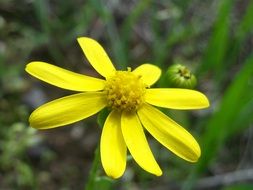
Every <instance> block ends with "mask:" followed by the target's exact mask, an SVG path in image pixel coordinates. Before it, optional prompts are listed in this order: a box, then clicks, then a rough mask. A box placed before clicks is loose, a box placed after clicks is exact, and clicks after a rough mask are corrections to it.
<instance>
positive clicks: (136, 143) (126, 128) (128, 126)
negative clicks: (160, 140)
mask: <svg viewBox="0 0 253 190" xmlns="http://www.w3.org/2000/svg"><path fill="white" fill-rule="evenodd" d="M121 128H122V134H123V137H124V140H125V142H126V145H127V148H128V149H129V152H130V153H131V155H132V156H133V158H134V160H135V161H136V162H137V163H138V164H139V165H140V167H142V168H143V169H144V170H146V171H147V172H150V173H152V174H154V175H157V176H160V175H162V171H161V169H160V167H159V166H158V164H157V162H156V160H155V158H154V156H153V154H152V152H151V150H150V148H149V145H148V142H147V139H146V137H145V134H144V131H143V128H142V126H141V123H140V121H139V119H138V117H137V115H136V113H127V112H123V113H122V118H121Z"/></svg>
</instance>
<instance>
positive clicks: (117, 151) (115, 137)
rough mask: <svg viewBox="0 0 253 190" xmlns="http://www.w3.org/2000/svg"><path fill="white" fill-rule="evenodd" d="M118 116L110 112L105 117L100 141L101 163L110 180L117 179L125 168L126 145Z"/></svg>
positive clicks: (115, 112) (114, 112)
mask: <svg viewBox="0 0 253 190" xmlns="http://www.w3.org/2000/svg"><path fill="white" fill-rule="evenodd" d="M120 116H121V114H120V113H119V112H117V111H112V112H111V113H110V114H109V116H108V117H107V119H106V121H105V124H104V127H103V131H102V136H101V141H100V151H101V152H100V153H101V161H102V165H103V168H104V170H105V173H106V174H107V175H108V176H110V177H112V178H119V177H121V176H122V175H123V173H124V171H125V168H126V153H127V151H126V150H127V149H126V144H125V142H124V139H123V136H122V132H121V128H120Z"/></svg>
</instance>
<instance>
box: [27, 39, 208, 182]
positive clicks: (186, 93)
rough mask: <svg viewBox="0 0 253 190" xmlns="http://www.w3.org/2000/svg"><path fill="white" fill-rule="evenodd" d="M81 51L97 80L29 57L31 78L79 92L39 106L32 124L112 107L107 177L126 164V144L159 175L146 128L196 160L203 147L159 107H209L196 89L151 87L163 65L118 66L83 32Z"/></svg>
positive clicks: (51, 124) (103, 145) (104, 146)
mask: <svg viewBox="0 0 253 190" xmlns="http://www.w3.org/2000/svg"><path fill="white" fill-rule="evenodd" d="M77 40H78V43H79V45H80V46H81V48H82V50H83V52H84V54H85V55H86V57H87V59H88V60H89V62H90V64H91V65H92V66H93V67H94V69H95V70H96V71H97V72H98V73H99V74H100V75H102V76H103V78H104V79H98V78H94V77H90V76H86V75H82V74H78V73H74V72H71V71H68V70H65V69H62V68H59V67H56V66H53V65H51V64H48V63H45V62H38V61H36V62H31V63H29V64H28V65H27V66H26V71H27V72H28V73H30V74H31V75H33V76H34V77H36V78H38V79H40V80H43V81H45V82H47V83H50V84H52V85H55V86H58V87H60V88H64V89H68V90H73V91H77V92H78V93H76V94H74V95H70V96H66V97H63V98H60V99H57V100H54V101H51V102H49V103H46V104H44V105H42V106H40V107H39V108H37V109H36V110H35V111H34V112H33V113H32V114H31V116H30V118H29V121H30V125H31V126H32V127H34V128H37V129H49V128H55V127H60V126H63V125H67V124H70V123H74V122H77V121H80V120H82V119H85V118H87V117H89V116H91V115H94V114H96V113H97V112H99V111H100V110H102V109H103V108H104V107H108V108H109V109H110V110H111V112H110V114H109V115H108V117H107V119H106V121H105V123H104V127H103V130H102V135H101V141H100V153H101V161H102V165H103V168H104V170H105V172H106V174H107V175H108V176H111V177H113V178H118V177H120V176H122V175H123V173H124V171H125V167H126V155H127V149H128V150H129V152H130V154H131V155H132V156H133V158H134V160H135V161H136V162H137V164H138V165H139V166H140V167H142V168H143V169H144V170H146V171H147V172H150V173H152V174H154V175H157V176H160V175H162V171H161V169H160V167H159V165H158V164H157V162H156V160H155V158H154V156H153V154H152V151H151V149H150V147H149V145H148V142H147V139H146V137H145V133H144V129H146V130H147V131H148V132H149V133H150V134H151V135H152V136H153V137H154V138H155V139H157V141H159V142H160V143H161V144H162V145H164V146H165V147H166V148H168V149H169V150H170V151H172V152H173V153H175V154H176V155H178V156H179V157H181V158H183V159H185V160H187V161H189V162H196V161H197V160H198V158H199V157H200V154H201V151H200V147H199V145H198V143H197V142H196V140H195V139H194V137H193V136H192V135H191V134H190V133H188V132H187V131H186V130H185V129H184V128H183V127H181V126H180V125H179V124H177V123H176V122H174V121H173V120H172V119H170V118H169V117H168V116H166V115H165V114H163V113H162V112H161V111H159V110H158V109H157V108H155V107H153V106H152V105H154V106H158V107H165V108H171V109H182V110H186V109H201V108H205V107H208V106H209V102H208V99H207V98H206V96H205V95H204V94H202V93H200V92H198V91H194V90H188V89H176V88H171V89H167V88H153V89H152V88H150V86H151V85H153V84H154V83H155V82H156V81H157V80H158V79H159V77H160V75H161V70H160V69H159V68H158V67H157V66H154V65H151V64H143V65H141V66H139V67H137V68H136V69H134V70H133V71H131V69H130V68H128V69H127V70H126V71H116V70H115V68H114V66H113V64H112V63H111V61H110V59H109V57H108V56H107V54H106V52H105V51H104V49H103V48H102V46H101V45H100V44H99V43H98V42H96V41H95V40H93V39H91V38H87V37H81V38H78V39H77Z"/></svg>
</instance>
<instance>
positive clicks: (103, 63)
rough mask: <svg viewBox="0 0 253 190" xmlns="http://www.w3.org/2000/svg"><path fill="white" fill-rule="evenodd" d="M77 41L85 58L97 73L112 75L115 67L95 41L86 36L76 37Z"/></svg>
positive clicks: (105, 75) (106, 75)
mask: <svg viewBox="0 0 253 190" xmlns="http://www.w3.org/2000/svg"><path fill="white" fill-rule="evenodd" d="M77 41H78V43H79V45H80V46H81V48H82V50H83V52H84V54H85V55H86V58H87V59H88V60H89V62H90V64H91V65H92V66H93V68H94V69H95V70H96V71H97V72H98V73H99V74H101V75H102V76H104V77H109V76H111V75H114V73H115V68H114V66H113V64H112V62H111V60H110V58H109V57H108V55H107V54H106V52H105V50H104V49H103V47H102V46H101V45H100V44H99V43H98V42H97V41H95V40H93V39H91V38H87V37H81V38H78V39H77Z"/></svg>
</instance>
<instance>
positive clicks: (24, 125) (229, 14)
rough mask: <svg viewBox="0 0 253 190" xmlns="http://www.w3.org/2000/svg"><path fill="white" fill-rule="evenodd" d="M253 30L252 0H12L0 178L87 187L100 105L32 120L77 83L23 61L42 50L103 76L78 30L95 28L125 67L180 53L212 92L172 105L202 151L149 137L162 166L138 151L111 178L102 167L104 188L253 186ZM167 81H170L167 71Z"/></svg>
mask: <svg viewBox="0 0 253 190" xmlns="http://www.w3.org/2000/svg"><path fill="white" fill-rule="evenodd" d="M252 34H253V1H252V0H211V1H207V0H160V1H151V0H141V1H137V0H128V1H123V0H122V1H120V0H108V1H105V0H87V1H81V0H73V1H67V0H64V1H61V0H1V1H0V189H1V190H15V189H18V190H23V189H24V190H30V189H31V190H37V189H38V190H39V189H47V190H56V189H57V190H58V189H60V190H70V189H71V190H72V189H73V190H81V189H84V186H85V182H86V180H87V176H88V173H89V170H90V168H91V163H92V160H93V157H94V153H93V152H94V150H95V147H96V145H97V144H99V138H100V134H101V128H99V127H98V124H97V122H96V117H91V118H89V119H86V120H85V121H81V122H78V123H75V124H73V125H72V126H66V127H62V128H57V129H51V130H46V131H37V130H34V129H32V128H30V127H29V124H28V117H29V114H30V113H31V112H32V110H34V109H35V108H36V107H38V106H39V105H41V104H43V103H45V102H47V101H50V100H53V99H56V98H59V97H62V96H64V95H67V94H71V93H72V92H67V91H64V90H62V89H58V88H56V87H53V86H50V85H48V84H45V83H43V82H41V81H39V80H37V79H34V78H32V77H31V76H28V74H27V73H25V72H24V68H25V65H26V64H27V63H28V62H30V61H33V60H40V61H46V62H49V63H51V64H54V65H58V66H60V67H63V68H66V69H69V70H72V71H76V72H79V73H84V74H88V75H91V76H98V75H97V73H95V71H94V70H93V69H92V68H91V66H90V65H89V63H88V62H87V60H86V58H85V57H84V55H83V53H82V51H81V49H80V47H79V46H78V44H77V41H76V38H77V37H80V36H88V37H92V38H94V39H96V40H97V41H99V42H100V43H101V44H102V45H103V47H104V48H105V49H106V51H107V52H108V54H109V55H110V57H111V59H112V61H113V63H114V65H115V66H116V67H117V68H118V69H126V67H127V66H130V67H132V68H135V67H136V66H138V65H140V64H142V63H146V62H150V63H153V64H156V65H158V66H159V67H161V68H162V70H163V74H165V72H166V69H167V68H168V67H169V66H170V65H172V64H174V63H180V64H184V65H186V66H187V67H189V68H190V69H191V70H192V71H193V73H195V75H196V77H197V79H198V85H197V87H196V89H197V90H199V91H202V92H204V93H205V94H206V95H207V96H208V97H209V100H210V102H211V107H210V108H209V109H205V110H199V111H172V110H169V111H168V110H166V114H168V115H169V116H171V117H172V118H173V119H174V120H175V121H177V122H178V123H180V124H181V125H183V126H184V127H185V128H187V130H189V131H190V132H191V133H192V134H193V135H194V136H195V137H196V138H197V139H198V142H199V144H200V146H201V148H202V156H201V159H200V160H199V162H198V163H196V164H191V163H188V162H185V161H183V160H181V159H180V158H178V157H177V156H175V155H173V154H171V153H170V152H169V151H167V150H166V149H165V148H164V147H162V146H161V145H160V144H159V143H158V142H156V141H155V140H154V139H153V138H149V137H148V138H149V143H150V145H151V147H152V150H153V152H154V154H155V157H156V159H157V160H158V162H159V164H160V166H161V168H162V169H163V171H164V174H163V176H161V177H155V176H152V175H150V174H148V173H146V172H145V171H143V170H142V169H140V168H139V166H137V165H136V163H135V162H134V161H132V160H131V159H130V160H129V161H128V163H127V170H126V172H125V175H124V176H123V177H122V178H120V179H119V180H115V181H112V182H111V181H110V180H109V179H107V178H105V177H103V176H104V172H103V170H102V167H101V169H100V171H99V174H98V176H99V177H98V178H97V182H96V185H97V186H96V189H97V190H100V189H101V190H107V189H108V190H109V189H117V190H151V189H152V190H165V189H170V190H178V189H182V190H190V189H194V190H195V189H197V190H198V189H203V190H206V189H211V190H212V189H214V190H216V189H222V190H252V189H253V149H252V147H253V128H252V127H253V126H252V124H253V123H252V120H253V51H252V50H253V48H252V47H253V36H252ZM156 86H160V87H169V86H168V85H167V84H166V82H164V81H163V80H161V81H160V82H159V83H158V84H157V85H156Z"/></svg>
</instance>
